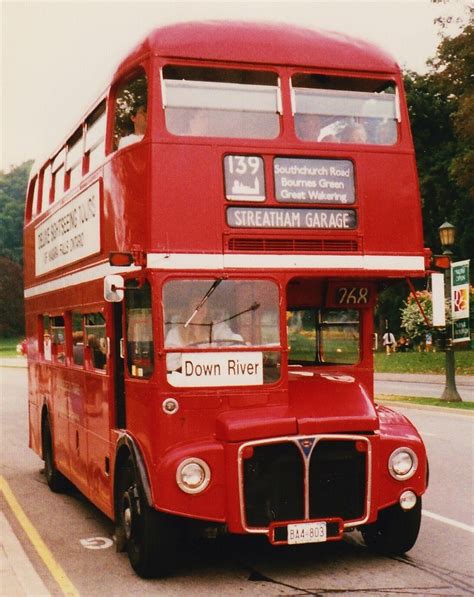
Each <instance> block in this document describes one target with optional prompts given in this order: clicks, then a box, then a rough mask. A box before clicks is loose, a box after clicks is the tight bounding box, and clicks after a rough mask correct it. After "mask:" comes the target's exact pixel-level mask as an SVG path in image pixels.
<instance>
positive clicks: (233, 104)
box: [163, 65, 281, 139]
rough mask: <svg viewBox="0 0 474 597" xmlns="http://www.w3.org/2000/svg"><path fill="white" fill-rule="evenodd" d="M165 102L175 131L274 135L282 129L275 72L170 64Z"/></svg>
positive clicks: (203, 134)
mask: <svg viewBox="0 0 474 597" xmlns="http://www.w3.org/2000/svg"><path fill="white" fill-rule="evenodd" d="M163 105H164V108H165V120H166V127H167V129H168V130H169V131H170V133H173V134H174V135H184V136H191V137H233V138H246V139H273V138H275V137H277V136H278V134H279V132H280V119H279V114H281V94H280V88H279V81H278V76H277V75H276V73H271V72H263V71H248V70H234V69H221V68H204V67H190V66H171V65H168V66H165V67H164V69H163Z"/></svg>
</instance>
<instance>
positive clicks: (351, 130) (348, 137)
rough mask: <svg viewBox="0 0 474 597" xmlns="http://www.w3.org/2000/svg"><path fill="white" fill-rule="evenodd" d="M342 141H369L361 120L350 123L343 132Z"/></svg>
mask: <svg viewBox="0 0 474 597" xmlns="http://www.w3.org/2000/svg"><path fill="white" fill-rule="evenodd" d="M341 142H342V143H362V144H364V143H367V142H368V137H367V131H366V130H365V127H364V125H363V124H361V123H360V122H356V123H354V124H350V125H348V126H346V128H345V129H344V130H343V131H342V133H341Z"/></svg>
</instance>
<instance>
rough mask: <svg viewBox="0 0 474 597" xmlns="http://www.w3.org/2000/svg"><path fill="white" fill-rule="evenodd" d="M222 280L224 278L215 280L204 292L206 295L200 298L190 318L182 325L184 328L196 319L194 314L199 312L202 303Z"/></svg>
mask: <svg viewBox="0 0 474 597" xmlns="http://www.w3.org/2000/svg"><path fill="white" fill-rule="evenodd" d="M223 279H224V278H217V280H215V282H214V283H213V284H212V286H211V287H210V288H209V290H208V291H207V292H206V294H205V295H204V296H203V297H202V299H201V302H200V303H199V304H198V305H197V307H196V308H195V309H194V311H193V313H192V314H191V317H190V318H189V319H188V321H187V322H186V323H185V324H184V327H185V328H187V327H188V325H189V324H190V323H191V321H192V320H193V319H194V318H195V317H196V314H197V312H198V311H199V309H200V308H201V307H202V306H203V305H204V303H205V302H206V301H207V299H208V298H209V297H210V296H211V294H212V293H213V292H214V290H215V289H216V288H217V287H218V286H219V284H220V283H221V282H222V280H223Z"/></svg>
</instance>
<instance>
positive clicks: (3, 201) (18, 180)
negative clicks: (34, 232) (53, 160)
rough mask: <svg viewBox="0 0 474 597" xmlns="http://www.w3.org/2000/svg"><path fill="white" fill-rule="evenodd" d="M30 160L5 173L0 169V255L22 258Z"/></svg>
mask: <svg viewBox="0 0 474 597" xmlns="http://www.w3.org/2000/svg"><path fill="white" fill-rule="evenodd" d="M32 163H33V162H32V161H31V160H29V161H27V162H24V163H23V164H21V165H20V166H17V167H16V168H13V170H11V172H9V173H8V174H5V173H4V172H3V171H0V255H1V256H5V257H9V258H10V259H12V260H13V261H16V262H17V263H21V262H22V260H23V213H24V206H25V195H26V188H27V185H28V176H29V173H30V169H31V165H32Z"/></svg>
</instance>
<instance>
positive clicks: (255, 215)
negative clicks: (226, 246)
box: [227, 207, 357, 230]
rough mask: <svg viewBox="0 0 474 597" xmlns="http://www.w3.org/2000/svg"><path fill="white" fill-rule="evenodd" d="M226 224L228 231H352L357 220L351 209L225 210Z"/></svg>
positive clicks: (251, 208) (250, 208) (255, 208)
mask: <svg viewBox="0 0 474 597" xmlns="http://www.w3.org/2000/svg"><path fill="white" fill-rule="evenodd" d="M227 224H228V225H229V226H231V227H232V228H302V229H312V230H353V229H354V228H356V226H357V217H356V212H355V210H354V209H314V208H309V209H303V208H286V209H285V208H270V207H267V208H265V207H261V208H259V207H229V208H228V209H227Z"/></svg>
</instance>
